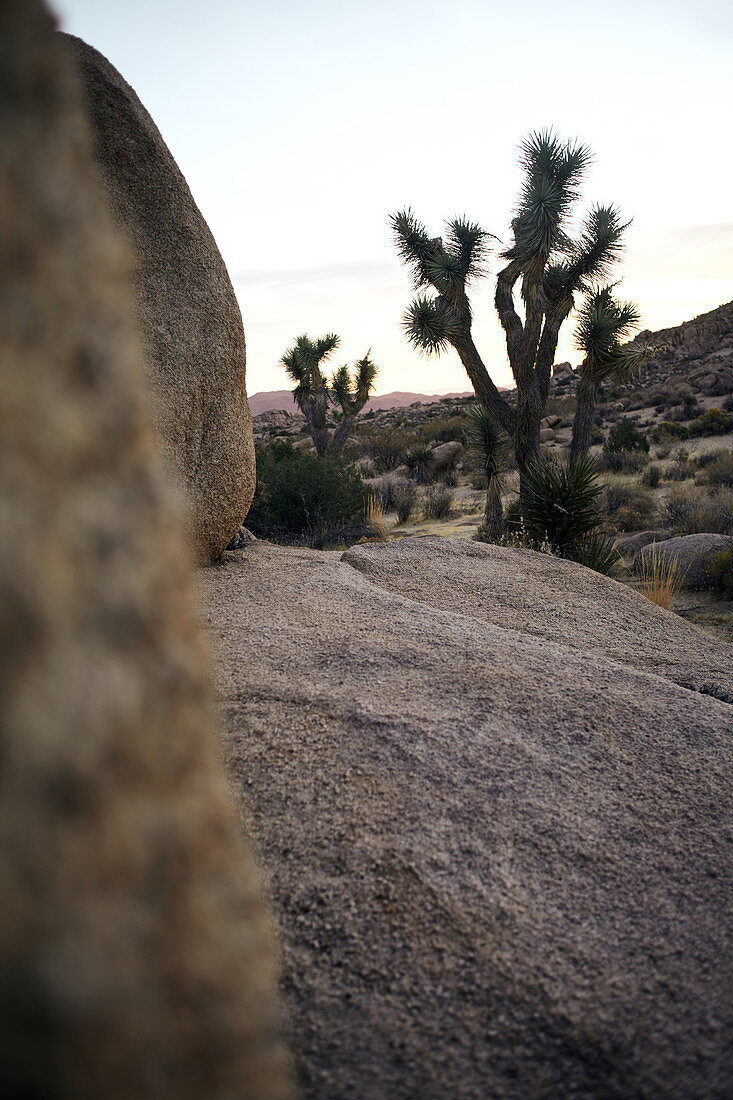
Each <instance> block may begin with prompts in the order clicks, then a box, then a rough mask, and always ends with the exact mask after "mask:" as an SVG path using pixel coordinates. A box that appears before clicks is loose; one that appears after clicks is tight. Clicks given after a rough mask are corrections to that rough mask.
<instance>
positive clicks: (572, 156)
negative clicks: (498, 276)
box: [503, 130, 591, 265]
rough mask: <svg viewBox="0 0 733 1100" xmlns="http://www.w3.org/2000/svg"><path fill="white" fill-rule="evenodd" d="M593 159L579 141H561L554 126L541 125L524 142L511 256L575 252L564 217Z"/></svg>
mask: <svg viewBox="0 0 733 1100" xmlns="http://www.w3.org/2000/svg"><path fill="white" fill-rule="evenodd" d="M590 159H591V154H590V149H589V148H588V147H587V146H586V145H582V144H580V143H579V142H572V141H561V140H560V138H559V137H558V136H557V134H555V133H554V132H553V131H552V130H540V131H537V132H535V133H532V134H530V135H529V137H528V138H525V140H524V141H523V142H522V145H521V154H520V158H519V163H520V165H521V167H522V168H523V169H524V182H523V185H522V191H521V194H520V197H519V204H518V206H517V209H516V212H515V215H514V218H513V220H512V232H513V235H514V243H513V244H512V245H511V247H510V248H508V249H507V250H506V251H505V252H504V253H503V257H504V259H507V260H519V261H520V263H522V264H523V265H524V264H527V263H536V262H539V263H542V264H544V263H546V262H547V260H548V259H549V258H550V256H551V255H552V254H553V253H568V252H571V251H572V242H571V241H570V240H569V238H568V237H567V235H566V232H565V228H564V224H563V223H564V222H565V221H566V220H567V218H568V216H569V214H570V212H571V210H572V207H573V204H574V203H575V202H576V200H577V198H578V192H579V186H580V182H581V180H582V178H583V175H584V173H585V170H586V168H587V167H588V164H589V162H590Z"/></svg>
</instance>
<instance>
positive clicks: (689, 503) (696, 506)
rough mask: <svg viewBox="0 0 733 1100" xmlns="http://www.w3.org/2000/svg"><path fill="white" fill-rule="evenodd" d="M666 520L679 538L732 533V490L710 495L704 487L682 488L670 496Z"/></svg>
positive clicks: (723, 490) (665, 515)
mask: <svg viewBox="0 0 733 1100" xmlns="http://www.w3.org/2000/svg"><path fill="white" fill-rule="evenodd" d="M663 518H664V521H665V523H666V524H667V525H668V526H669V527H671V528H672V529H673V530H674V532H675V533H676V534H678V535H695V534H698V533H699V532H702V531H710V532H712V533H713V534H720V535H730V534H733V489H728V488H725V487H721V488H718V489H716V490H714V491H713V492H709V491H708V490H707V489H705V488H704V487H703V486H702V485H685V486H680V488H678V489H673V490H672V492H671V493H670V495H669V498H668V499H667V502H666V504H665V509H664V516H663Z"/></svg>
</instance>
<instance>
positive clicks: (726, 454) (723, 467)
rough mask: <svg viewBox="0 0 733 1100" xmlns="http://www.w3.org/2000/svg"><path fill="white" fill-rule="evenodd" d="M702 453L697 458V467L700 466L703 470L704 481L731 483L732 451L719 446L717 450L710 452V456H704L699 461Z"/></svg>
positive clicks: (732, 469) (732, 478)
mask: <svg viewBox="0 0 733 1100" xmlns="http://www.w3.org/2000/svg"><path fill="white" fill-rule="evenodd" d="M702 457H703V456H702V455H700V458H699V459H698V463H697V464H698V467H702V468H703V469H704V470H705V474H704V477H705V481H706V482H707V483H708V485H714V486H717V485H728V486H731V485H733V451H731V450H730V449H728V448H724V447H721V448H720V450H718V451H712V452H710V457H709V458H708V456H705V461H704V462H701V461H700V459H702Z"/></svg>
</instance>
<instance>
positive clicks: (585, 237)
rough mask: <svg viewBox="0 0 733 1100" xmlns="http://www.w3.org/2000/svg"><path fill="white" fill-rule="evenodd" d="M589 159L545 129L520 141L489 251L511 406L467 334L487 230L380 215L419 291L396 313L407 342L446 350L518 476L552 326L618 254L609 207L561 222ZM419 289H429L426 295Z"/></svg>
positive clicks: (536, 439) (537, 411)
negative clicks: (516, 192) (499, 229)
mask: <svg viewBox="0 0 733 1100" xmlns="http://www.w3.org/2000/svg"><path fill="white" fill-rule="evenodd" d="M589 160H590V151H589V149H588V148H587V147H586V146H584V145H580V144H578V143H575V142H569V141H568V142H563V141H561V140H560V139H559V138H558V137H557V136H556V135H555V134H554V133H552V132H551V131H542V132H538V133H533V134H531V135H530V136H529V137H528V138H527V139H526V140H525V141H524V142H523V143H522V146H521V158H520V163H521V166H522V168H523V170H524V183H523V185H522V190H521V193H520V196H519V202H518V205H517V208H516V211H515V215H514V218H513V220H512V223H511V229H512V243H511V244H510V245H509V247H508V248H506V249H505V250H504V251H502V252H500V253H499V256H500V259H501V260H503V261H505V266H504V267H502V269H501V271H500V272H499V274H498V276H497V280H496V292H495V295H494V304H495V306H496V311H497V314H498V316H499V321H500V323H501V325H502V328H503V329H504V333H505V336H506V346H507V354H508V357H509V363H510V365H511V368H512V374H513V375H514V380H515V382H516V385H517V399H516V407H513V406H512V405H511V404H510V403H509V402H508V401H507V400H506V399H505V398H504V397H503V396H502V394H501V393H500V392H499V390H498V389H497V387H496V385H495V384H494V382H493V381H492V380H491V378H490V377H489V373H488V370H487V369H486V366H485V364H484V362H483V360H482V358H481V356H480V355H479V352H478V350H477V348H476V345H475V344H474V342H473V337H472V335H471V305H470V302H469V298H468V288H469V287H470V285H471V283H472V282H473V281H474V280H475V279H477V278H478V277H480V276H481V275H483V273H484V261H485V258H486V255H487V252H488V243H487V242H488V239H489V237H490V236H491V234H488V233H486V232H484V230H482V229H481V228H480V226H478V225H477V224H476V223H474V222H469V221H467V220H466V219H465V218H454V219H453V220H452V221H450V222H448V223H447V230H446V234H445V238H441V237H431V236H430V234H429V233H428V231H427V229H426V228H425V226H424V225H423V224H422V223H421V222H420V221H418V220H417V218H416V217H415V215H414V213H413V212H412V210H411V209H409V208H408V209H406V210H402V211H400V212H399V213H397V214H394V215H393V216H392V218H391V219H390V220H391V223H392V227H393V229H394V233H395V237H396V241H397V247H398V250H399V253H400V256H401V257H402V259H403V261H404V262H405V263H406V264H408V266H409V267H410V268H411V269H412V274H413V281H414V287H415V290H416V291H418V292H419V293H418V295H417V297H416V298H415V299H414V300H413V302H412V303H411V305H410V306H409V308H408V309H407V312H406V313H405V318H404V327H405V331H406V334H407V337H408V339H409V340H410V341H411V343H412V344H413V345H414V346H415V347H417V348H419V349H420V350H421V351H424V352H427V353H436V354H440V352H442V351H444V350H446V348H447V347H448V346H449V345H450V346H452V347H453V348H455V350H456V351H457V352H458V355H459V357H460V359H461V362H462V363H463V366H464V367H465V370H466V373H467V374H468V377H469V378H470V380H471V384H472V385H473V388H474V391H475V393H476V396H477V398H478V400H479V402H480V403H481V404H482V405H483V407H484V408H485V409H486V410H487V411H488V412H490V413H491V415H492V416H494V417H495V419H496V420H497V421H498V423H499V424H500V425H501V427H502V428H503V429H504V431H505V432H507V434H508V435H509V436H510V437H511V438H512V441H513V445H514V451H515V454H516V456H517V463H518V465H519V469H520V476H521V477H522V481H523V480H524V477H523V475H524V472H525V471H526V470H527V469H528V468H529V467H530V466H531V464H532V462H533V461H534V460H535V459H536V457H537V455H538V454H539V444H540V420H541V419H542V414H543V411H544V407H545V402H546V400H547V393H548V389H549V385H550V374H551V371H552V364H553V361H554V358H555V351H556V349H557V341H558V337H559V333H560V328H561V326H562V323H563V321H564V320H565V319H566V317H567V316H568V314H569V313H570V311H571V310H572V308H573V305H574V295H575V294H576V293H577V292H578V291H583V290H586V289H587V288H588V287H589V286H590V285H591V284H592V282H593V281H594V280H598V279H602V278H604V277H605V276H606V275H607V273H608V271H609V269H610V267H611V265H612V264H613V262H614V261H615V260H617V259H618V257H619V254H620V251H621V238H622V235H623V232H624V230H625V229H626V225H625V224H624V223H623V222H622V221H621V218H620V215H619V212H618V210H617V209H616V208H615V207H613V206H593V207H591V209H590V210H589V211H588V213H587V215H586V217H585V220H584V222H583V224H582V227H581V229H580V232H579V233H578V235H577V236H575V237H572V236H571V235H570V233H569V229H568V222H569V219H570V216H571V213H572V210H573V207H574V204H575V202H576V200H577V199H578V197H579V186H580V183H581V180H582V178H583V175H584V173H585V170H586V168H587V166H588V163H589ZM493 239H494V240H496V239H497V238H495V237H494V238H493ZM429 289H432V290H434V291H437V295H433V294H430V293H426V292H427V291H429ZM517 293H519V295H520V296H521V299H522V306H523V313H524V317H523V318H522V316H521V315H520V313H519V312H518V310H517V303H516V300H515V296H516V295H517Z"/></svg>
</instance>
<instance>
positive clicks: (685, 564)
mask: <svg viewBox="0 0 733 1100" xmlns="http://www.w3.org/2000/svg"><path fill="white" fill-rule="evenodd" d="M731 548H733V538H731V537H730V536H728V535H714V534H709V533H702V534H697V535H681V536H680V537H679V538H673V539H667V540H666V541H665V542H663V543H662V544H661V546H657V547H655V549H654V551H652V548H651V547H649V546H647V547H644V548H643V549H641V550H640V551H639V553H638V554H637V555H636V558H635V560H634V568H635V569H636V571H637V572H638V571H639V570H640V568H641V565H642V563H643V562H645V561H646V562H648V561H649V559H650V557H651V554H652V552H654V553H655V554H656V555H657V556H658V558H659V560H660V561H661V562H663V563H664V564H665V565H666V564H668V563H669V562H670V561H672V560H676V561H677V562H678V563H679V569H680V573H681V574H682V577H683V582H682V583H683V585H684V587H685V588H700V587H704V586H705V584H706V583H707V582H708V567H709V565H710V563H711V561H712V559H713V557H714V556H715V554H718V553H720V551H721V550H730V549H731Z"/></svg>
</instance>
